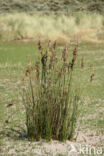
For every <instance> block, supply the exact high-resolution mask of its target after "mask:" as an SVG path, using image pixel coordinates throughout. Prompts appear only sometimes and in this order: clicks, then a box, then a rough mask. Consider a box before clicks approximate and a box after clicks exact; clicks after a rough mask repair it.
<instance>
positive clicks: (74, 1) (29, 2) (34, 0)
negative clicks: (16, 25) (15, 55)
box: [0, 0, 104, 14]
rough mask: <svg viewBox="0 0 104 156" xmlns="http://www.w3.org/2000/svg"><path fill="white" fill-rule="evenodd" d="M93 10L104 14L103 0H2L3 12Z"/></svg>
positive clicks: (50, 12)
mask: <svg viewBox="0 0 104 156" xmlns="http://www.w3.org/2000/svg"><path fill="white" fill-rule="evenodd" d="M78 11H91V12H97V13H100V14H104V1H103V0H5V1H4V0H0V13H3V12H7V13H8V12H27V13H35V12H42V13H43V12H44V13H45V14H52V13H53V14H73V13H74V12H78Z"/></svg>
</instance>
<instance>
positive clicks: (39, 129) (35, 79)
mask: <svg viewBox="0 0 104 156" xmlns="http://www.w3.org/2000/svg"><path fill="white" fill-rule="evenodd" d="M50 44H51V43H50V41H49V42H48V48H47V50H44V48H43V47H42V45H41V43H40V41H39V43H38V48H39V50H40V53H41V55H40V57H39V59H38V60H37V61H36V63H35V65H34V66H31V65H29V66H28V68H27V69H26V72H25V75H26V79H25V81H24V84H25V85H24V86H25V87H24V88H23V103H24V106H25V110H26V126H27V134H28V137H29V138H31V139H33V140H34V139H35V140H39V139H40V138H43V139H46V140H50V139H57V140H61V141H63V140H66V139H72V138H73V134H74V130H75V124H76V120H77V117H78V112H79V91H77V89H76V88H73V85H72V82H73V72H74V66H75V62H76V59H77V52H78V45H77V46H76V47H75V49H74V51H73V57H72V60H70V61H69V52H68V49H67V48H66V47H65V49H63V52H62V54H61V56H58V52H57V46H56V42H54V44H52V45H50Z"/></svg>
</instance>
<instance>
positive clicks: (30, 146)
mask: <svg viewBox="0 0 104 156" xmlns="http://www.w3.org/2000/svg"><path fill="white" fill-rule="evenodd" d="M73 47H74V45H71V46H70V47H69V49H70V50H69V52H70V53H71V51H72V49H73ZM61 48H62V47H59V53H60V51H61ZM38 53H39V51H38V48H37V46H36V43H34V42H1V43H0V155H5V156H9V155H10V156H11V155H13V156H14V155H30V156H32V155H36V156H38V155H44V156H46V155H48V156H51V155H53V156H54V151H53V150H52V149H51V148H50V147H49V146H50V145H51V144H52V143H49V144H48V143H46V142H44V141H40V142H37V143H34V142H29V141H28V140H27V138H26V137H25V135H26V126H25V110H24V106H23V105H22V100H21V96H20V94H21V93H20V91H21V90H20V88H21V85H22V79H23V77H24V72H25V69H26V66H27V62H28V58H29V59H30V60H31V63H32V64H34V63H35V60H36V58H37V57H38V55H39V54H38ZM82 56H83V57H84V69H83V70H82V71H81V72H80V71H79V70H78V68H76V73H77V77H75V84H77V83H78V82H79V80H80V79H81V77H82V79H81V84H80V86H81V96H82V106H81V113H80V117H79V120H78V122H77V127H76V131H77V132H78V134H77V135H78V136H77V139H76V143H75V140H73V142H74V143H75V144H77V143H81V144H87V145H93V146H94V147H103V148H104V45H103V44H91V43H90V44H80V45H79V56H78V57H79V58H78V64H79V65H80V61H81V58H82ZM90 66H91V67H90ZM93 73H94V74H95V76H94V80H93V81H92V82H90V76H91V74H93ZM10 105H11V106H10ZM57 144H58V145H60V146H61V145H63V146H65V149H66V152H63V153H62V155H63V156H65V155H66V156H68V150H69V149H68V145H67V146H66V144H65V143H57ZM46 145H47V146H48V147H49V149H50V150H49V151H47V147H46ZM56 153H57V154H56V155H57V156H59V155H61V154H60V153H61V152H60V151H57V152H56ZM102 155H104V149H103V154H102Z"/></svg>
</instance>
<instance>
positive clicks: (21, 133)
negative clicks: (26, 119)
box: [0, 126, 28, 140]
mask: <svg viewBox="0 0 104 156" xmlns="http://www.w3.org/2000/svg"><path fill="white" fill-rule="evenodd" d="M0 136H2V137H3V138H4V137H8V138H11V139H13V140H25V139H27V138H28V137H27V132H26V130H25V129H24V128H22V127H20V126H17V127H15V128H4V129H3V131H1V132H0Z"/></svg>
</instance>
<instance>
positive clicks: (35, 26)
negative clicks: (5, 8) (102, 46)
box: [0, 13, 104, 42]
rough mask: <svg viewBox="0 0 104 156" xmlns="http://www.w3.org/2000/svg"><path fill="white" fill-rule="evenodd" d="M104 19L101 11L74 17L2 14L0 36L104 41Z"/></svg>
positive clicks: (5, 38)
mask: <svg viewBox="0 0 104 156" xmlns="http://www.w3.org/2000/svg"><path fill="white" fill-rule="evenodd" d="M103 28H104V18H103V16H101V15H99V14H91V13H78V14H75V15H73V16H65V15H61V16H51V15H49V16H48V15H38V14H37V15H29V14H26V13H14V14H1V15H0V39H1V40H18V39H20V40H21V39H33V40H38V39H39V38H41V39H45V40H48V39H50V40H59V41H63V40H64V41H65V42H68V41H69V40H75V39H77V38H78V39H79V40H81V41H88V40H103V35H102V34H103Z"/></svg>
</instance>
